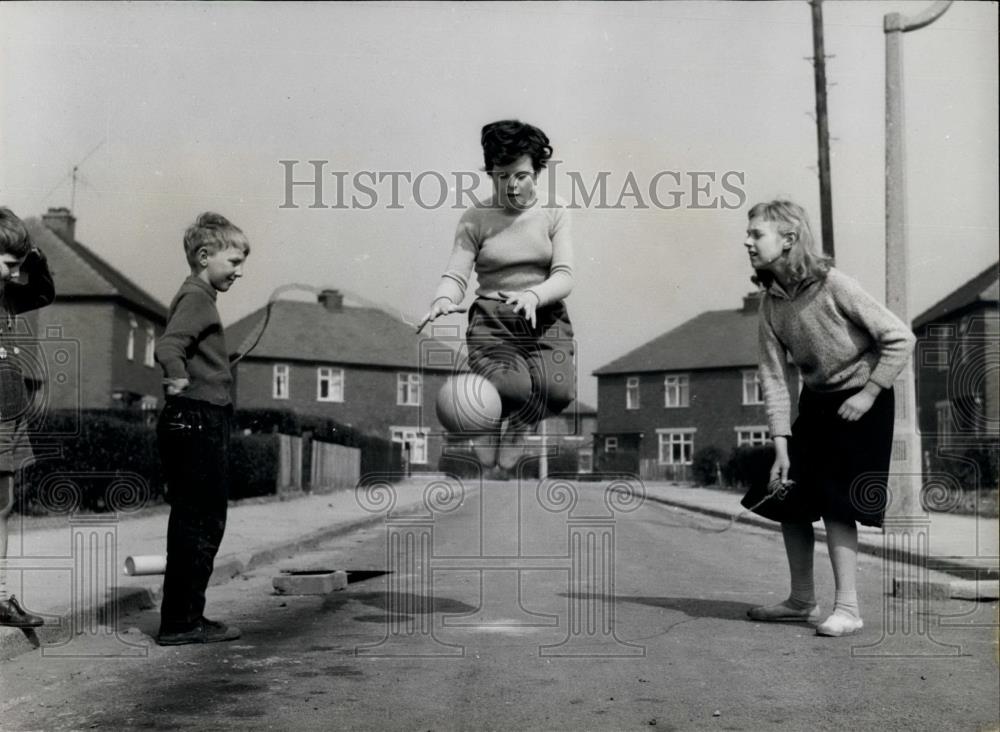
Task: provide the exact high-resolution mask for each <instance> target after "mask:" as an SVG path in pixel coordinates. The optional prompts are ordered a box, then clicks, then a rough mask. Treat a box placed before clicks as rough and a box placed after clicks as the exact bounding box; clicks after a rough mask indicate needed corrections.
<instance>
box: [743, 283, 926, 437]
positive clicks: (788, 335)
mask: <svg viewBox="0 0 1000 732" xmlns="http://www.w3.org/2000/svg"><path fill="white" fill-rule="evenodd" d="M759 341H760V380H761V388H762V390H763V392H764V402H765V405H766V409H767V418H768V423H769V427H770V430H771V435H772V436H780V435H788V434H790V433H791V398H790V396H789V393H788V381H787V379H786V372H785V368H786V365H787V363H788V356H791V360H792V362H793V363H794V364H795V366H796V367H797V368H798V370H799V374H800V375H801V378H802V382H803V384H804V385H805V386H806V387H808V388H810V389H813V390H814V391H821V392H830V391H842V390H845V389H852V388H857V387H862V386H864V385H865V384H866V383H867V382H868V381H872V382H874V383H875V384H878V385H879V386H880V387H882V388H883V389H888V388H889V387H891V386H892V385H893V383H894V382H895V380H896V377H897V376H899V374H900V372H901V371H902V370H903V367H904V366H905V365H906V360H907V359H908V358H909V357H910V353H911V352H912V351H913V345H914V343H915V342H916V338H914V336H913V333H912V332H911V331H910V329H909V328H907V327H906V325H905V324H904V323H903V321H901V320H900V319H899V318H897V317H896V316H895V315H893V314H892V313H891V312H889V310H887V309H886V308H885V307H884V306H883V305H882V304H881V303H879V302H878V301H877V300H875V298H873V297H872V296H871V295H869V294H868V293H867V292H865V291H864V290H863V289H861V286H860V285H859V284H858V283H857V282H856V281H855V280H854V279H852V278H851V277H849V276H847V275H846V274H844V273H843V272H840V271H839V270H837V269H830V271H829V272H828V273H827V275H826V278H825V279H816V278H812V279H807V280H806V281H804V282H802V283H801V284H800V285H799V287H797V288H796V289H795V291H794V293H793V294H791V295H790V294H789V293H787V292H785V290H784V289H782V287H781V285H779V284H778V283H777V282H774V283H772V285H771V286H770V288H769V289H768V290H767V292H765V293H764V297H763V298H762V299H761V303H760V317H759Z"/></svg>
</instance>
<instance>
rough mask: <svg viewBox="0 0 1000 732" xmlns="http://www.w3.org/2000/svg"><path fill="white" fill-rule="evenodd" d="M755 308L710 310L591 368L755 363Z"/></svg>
mask: <svg viewBox="0 0 1000 732" xmlns="http://www.w3.org/2000/svg"><path fill="white" fill-rule="evenodd" d="M757 361H758V356H757V311H756V309H747V308H741V309H739V310H735V309H734V310H710V311H708V312H705V313H702V314H701V315H698V316H695V317H694V318H691V320H688V321H686V322H684V323H681V324H680V325H679V326H677V327H676V328H674V329H673V330H669V331H667V332H666V333H664V334H663V335H661V336H658V337H656V338H654V339H653V340H651V341H648V342H647V343H645V344H643V345H641V346H639V347H638V348H636V349H635V350H633V351H630V352H629V353H626V354H625V355H624V356H622V357H620V358H617V359H615V360H614V361H612V362H611V363H609V364H606V365H605V366H602V367H600V368H599V369H597V370H596V371H594V376H610V375H612V374H634V373H639V372H643V371H691V370H695V369H718V368H731V367H737V366H754V365H756V364H757Z"/></svg>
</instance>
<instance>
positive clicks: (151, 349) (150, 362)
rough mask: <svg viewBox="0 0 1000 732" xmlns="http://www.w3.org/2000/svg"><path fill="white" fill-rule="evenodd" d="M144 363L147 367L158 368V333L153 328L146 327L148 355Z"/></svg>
mask: <svg viewBox="0 0 1000 732" xmlns="http://www.w3.org/2000/svg"><path fill="white" fill-rule="evenodd" d="M143 363H144V364H146V365H147V366H156V331H155V330H153V326H151V325H147V326H146V354H145V358H143Z"/></svg>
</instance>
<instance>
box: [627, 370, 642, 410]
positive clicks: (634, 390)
mask: <svg viewBox="0 0 1000 732" xmlns="http://www.w3.org/2000/svg"><path fill="white" fill-rule="evenodd" d="M638 408H639V377H638V376H629V377H628V378H627V379H625V409H638Z"/></svg>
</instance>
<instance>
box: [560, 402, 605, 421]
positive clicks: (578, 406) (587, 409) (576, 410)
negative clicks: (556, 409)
mask: <svg viewBox="0 0 1000 732" xmlns="http://www.w3.org/2000/svg"><path fill="white" fill-rule="evenodd" d="M562 413H563V414H576V415H578V416H580V417H590V416H593V415H596V414H597V410H596V409H594V408H593V407H592V406H590V405H589V404H587V403H585V402H581V401H578V400H576V399H574V400H573V401H571V402H570V403H569V406H568V407H566V409H564V410H563V412H562Z"/></svg>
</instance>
